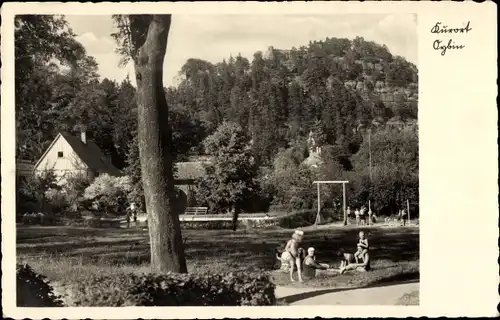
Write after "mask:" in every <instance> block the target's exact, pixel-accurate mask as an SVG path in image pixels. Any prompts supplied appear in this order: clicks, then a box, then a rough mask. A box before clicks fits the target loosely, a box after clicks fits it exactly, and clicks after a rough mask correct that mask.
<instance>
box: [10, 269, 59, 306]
mask: <svg viewBox="0 0 500 320" xmlns="http://www.w3.org/2000/svg"><path fill="white" fill-rule="evenodd" d="M16 278H17V287H16V289H17V295H16V297H17V306H18V307H62V306H63V303H62V301H61V299H60V297H59V296H56V295H55V294H54V289H53V288H52V286H51V285H50V283H49V281H47V280H45V279H46V278H45V277H44V276H42V275H40V274H37V273H36V272H34V271H33V269H31V267H30V266H29V265H27V264H25V265H21V264H18V265H17V266H16Z"/></svg>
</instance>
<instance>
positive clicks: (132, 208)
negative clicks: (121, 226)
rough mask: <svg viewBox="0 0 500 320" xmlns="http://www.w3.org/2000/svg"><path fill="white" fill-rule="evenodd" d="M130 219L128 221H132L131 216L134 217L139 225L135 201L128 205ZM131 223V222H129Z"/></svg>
mask: <svg viewBox="0 0 500 320" xmlns="http://www.w3.org/2000/svg"><path fill="white" fill-rule="evenodd" d="M128 209H129V210H128V211H129V213H128V219H127V221H130V216H132V217H133V219H134V224H135V226H137V206H136V205H135V202H132V203H130V206H129V207H128ZM129 223H130V222H129Z"/></svg>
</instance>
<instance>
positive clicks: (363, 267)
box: [339, 252, 371, 274]
mask: <svg viewBox="0 0 500 320" xmlns="http://www.w3.org/2000/svg"><path fill="white" fill-rule="evenodd" d="M348 270H356V271H358V272H367V271H370V270H371V267H370V253H368V252H367V253H366V254H365V256H364V257H363V263H350V264H348V265H347V266H343V267H342V266H341V267H340V271H339V273H340V274H343V273H344V272H346V271H348Z"/></svg>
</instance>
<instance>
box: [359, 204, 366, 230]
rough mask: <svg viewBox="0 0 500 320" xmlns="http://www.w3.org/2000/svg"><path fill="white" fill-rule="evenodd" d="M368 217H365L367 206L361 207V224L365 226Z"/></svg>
mask: <svg viewBox="0 0 500 320" xmlns="http://www.w3.org/2000/svg"><path fill="white" fill-rule="evenodd" d="M365 219H366V217H365V207H364V206H363V207H361V210H359V220H360V221H361V225H362V226H364V225H365V223H366V220H365Z"/></svg>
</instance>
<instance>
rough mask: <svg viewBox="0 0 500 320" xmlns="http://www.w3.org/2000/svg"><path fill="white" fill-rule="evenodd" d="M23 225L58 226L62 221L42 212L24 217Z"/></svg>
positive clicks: (27, 214)
mask: <svg viewBox="0 0 500 320" xmlns="http://www.w3.org/2000/svg"><path fill="white" fill-rule="evenodd" d="M21 221H22V222H23V224H26V225H48V226H53V225H57V224H59V222H60V219H59V218H57V217H54V216H52V215H48V214H46V213H42V212H28V213H25V214H24V215H23V216H22V220H21Z"/></svg>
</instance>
